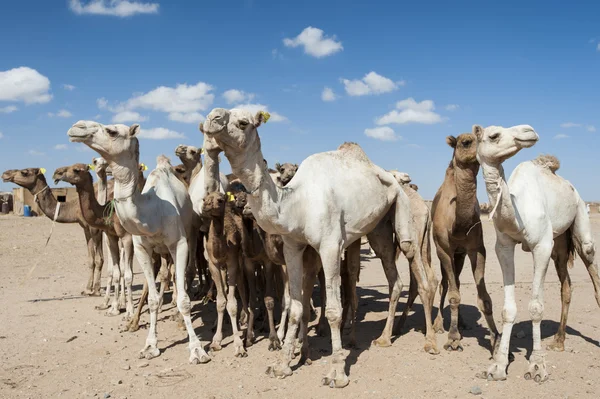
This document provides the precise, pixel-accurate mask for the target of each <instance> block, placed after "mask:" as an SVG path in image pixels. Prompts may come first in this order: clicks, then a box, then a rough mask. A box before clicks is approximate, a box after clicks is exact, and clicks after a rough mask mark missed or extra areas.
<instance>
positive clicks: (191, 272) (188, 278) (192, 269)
mask: <svg viewBox="0 0 600 399" xmlns="http://www.w3.org/2000/svg"><path fill="white" fill-rule="evenodd" d="M196 236H197V232H196V231H195V230H194V231H193V233H192V234H191V236H190V238H189V243H190V252H189V255H188V256H189V257H190V258H191V259H190V261H189V262H188V264H189V265H190V266H189V267H188V268H187V269H186V270H185V289H186V290H187V293H188V296H189V297H190V298H193V297H194V295H193V293H192V286H193V284H194V277H196V270H197V269H196V268H197V265H196V246H197V241H198V240H197V238H196ZM198 278H199V279H202V276H200V275H198Z"/></svg>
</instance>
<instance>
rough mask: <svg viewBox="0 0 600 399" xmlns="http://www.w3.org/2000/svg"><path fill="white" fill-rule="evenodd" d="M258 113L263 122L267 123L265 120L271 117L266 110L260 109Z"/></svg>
mask: <svg viewBox="0 0 600 399" xmlns="http://www.w3.org/2000/svg"><path fill="white" fill-rule="evenodd" d="M260 114H261V115H262V117H263V123H267V121H268V120H269V118H271V114H270V113H268V112H267V111H260Z"/></svg>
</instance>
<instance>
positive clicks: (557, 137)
mask: <svg viewBox="0 0 600 399" xmlns="http://www.w3.org/2000/svg"><path fill="white" fill-rule="evenodd" d="M568 138H569V136H568V135H566V134H557V135H556V136H554V139H555V140H561V139H568Z"/></svg>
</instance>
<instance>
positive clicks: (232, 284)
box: [227, 250, 248, 357]
mask: <svg viewBox="0 0 600 399" xmlns="http://www.w3.org/2000/svg"><path fill="white" fill-rule="evenodd" d="M241 272H242V269H241V267H240V264H239V253H238V251H233V250H230V251H228V253H227V285H228V291H227V313H229V318H230V319H231V328H232V330H233V346H234V349H235V353H234V355H235V356H236V357H246V356H248V353H247V352H246V349H244V342H243V341H242V337H241V334H240V331H239V329H238V305H237V298H236V296H235V291H236V287H237V284H238V281H239V279H238V276H239V273H241Z"/></svg>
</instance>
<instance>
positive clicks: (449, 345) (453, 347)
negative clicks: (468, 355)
mask: <svg viewBox="0 0 600 399" xmlns="http://www.w3.org/2000/svg"><path fill="white" fill-rule="evenodd" d="M444 349H446V350H447V351H457V352H462V351H463V346H462V344H461V342H460V340H458V339H449V340H448V342H446V343H445V344H444Z"/></svg>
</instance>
